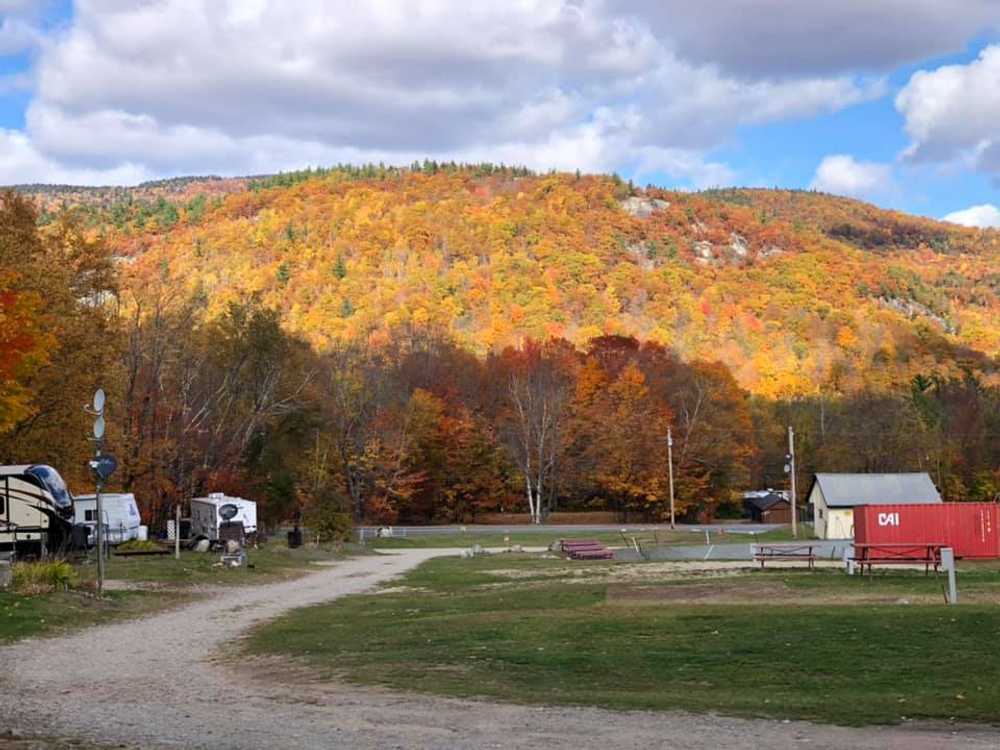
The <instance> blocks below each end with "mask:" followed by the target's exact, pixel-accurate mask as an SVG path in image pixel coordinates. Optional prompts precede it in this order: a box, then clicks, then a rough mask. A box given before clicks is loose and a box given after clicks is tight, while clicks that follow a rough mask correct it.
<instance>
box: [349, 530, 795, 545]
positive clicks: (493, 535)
mask: <svg viewBox="0 0 1000 750" xmlns="http://www.w3.org/2000/svg"><path fill="white" fill-rule="evenodd" d="M516 528H517V527H511V529H510V531H505V530H503V529H498V530H497V531H492V530H489V531H486V530H482V529H475V530H467V531H460V532H455V533H452V534H444V533H442V534H418V535H413V536H396V537H389V538H382V539H379V538H375V539H369V540H367V541H366V542H365V543H366V544H367V545H368V546H369V547H372V548H375V549H413V548H418V547H419V548H427V547H471V546H472V545H474V544H479V545H481V546H483V547H508V546H512V545H515V544H516V545H520V546H522V547H548V546H549V545H550V544H552V542H554V541H556V540H558V539H571V538H572V539H596V540H598V541H600V542H603V543H604V544H606V545H608V546H611V547H625V546H631V543H632V542H631V539H632V537H635V538H637V539H638V540H639V543H640V544H642V545H657V544H704V543H705V532H703V531H691V530H686V529H677V530H675V531H671V530H669V529H657V530H656V531H652V530H650V529H649V527H643V526H628V527H626V526H623V527H622V528H623V529H626V531H625V532H620V531H595V532H588V531H572V532H566V531H548V530H544V529H543V530H539V531H517V530H516ZM811 534H812V527H806V528H804V529H803V530H802V531H801V532H800V534H799V537H800V538H801V539H802V540H803V541H804V540H805V539H806V538H807V537H808V536H810V535H811ZM709 538H710V540H711V543H712V544H749V543H751V542H754V541H761V542H779V541H789V542H790V541H792V532H791V529H790V528H784V527H783V528H779V529H774V530H773V531H767V532H763V533H760V534H747V533H733V532H725V531H723V530H722V529H713V530H711V531H710V532H709Z"/></svg>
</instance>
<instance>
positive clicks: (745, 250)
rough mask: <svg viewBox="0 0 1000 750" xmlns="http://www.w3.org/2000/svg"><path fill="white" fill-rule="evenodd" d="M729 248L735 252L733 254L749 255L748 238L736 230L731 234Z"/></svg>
mask: <svg viewBox="0 0 1000 750" xmlns="http://www.w3.org/2000/svg"><path fill="white" fill-rule="evenodd" d="M729 249H730V250H731V251H732V252H733V255H735V256H737V257H739V258H745V257H747V255H748V254H749V252H750V248H749V247H748V246H747V241H746V238H745V237H744V236H743V235H741V234H737V233H736V232H733V233H732V234H730V235H729Z"/></svg>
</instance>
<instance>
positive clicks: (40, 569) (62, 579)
mask: <svg viewBox="0 0 1000 750" xmlns="http://www.w3.org/2000/svg"><path fill="white" fill-rule="evenodd" d="M79 583H80V576H79V574H78V573H77V572H76V570H74V568H73V566H72V565H70V564H69V563H68V562H66V561H65V560H44V561H36V562H19V563H15V564H14V565H13V567H12V568H11V584H12V587H13V589H14V591H16V592H18V593H19V594H27V595H29V596H30V595H34V594H47V593H50V592H52V591H66V590H67V589H70V588H73V587H74V586H76V585H78V584H79Z"/></svg>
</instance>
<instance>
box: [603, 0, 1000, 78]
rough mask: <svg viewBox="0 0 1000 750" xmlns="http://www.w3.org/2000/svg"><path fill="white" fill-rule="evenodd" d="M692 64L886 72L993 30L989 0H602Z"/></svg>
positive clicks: (755, 72)
mask: <svg viewBox="0 0 1000 750" xmlns="http://www.w3.org/2000/svg"><path fill="white" fill-rule="evenodd" d="M607 5H608V6H610V7H612V8H614V9H616V10H617V11H619V12H623V13H631V14H634V15H635V16H636V17H639V18H642V19H644V21H645V22H647V23H649V25H650V27H651V28H652V29H653V31H654V33H656V34H657V35H658V36H659V37H660V38H662V39H664V40H666V41H667V43H668V45H669V46H670V47H671V48H672V49H674V50H676V51H677V53H678V54H679V55H681V56H682V57H684V58H685V59H687V60H690V61H691V62H693V63H696V64H697V63H705V64H716V65H719V66H720V67H722V68H723V69H725V70H728V71H731V72H732V73H734V74H736V75H738V76H740V77H748V76H767V77H799V76H816V75H830V74H839V73H844V72H848V71H858V70H864V71H874V72H887V71H889V70H891V69H893V68H895V67H897V66H899V65H901V64H904V63H912V62H918V61H920V60H926V59H927V58H929V57H936V56H939V55H943V54H947V53H950V52H957V51H960V50H962V49H964V47H965V45H966V44H967V43H968V41H969V39H971V38H973V37H974V36H976V35H977V34H980V33H983V32H987V31H989V30H991V29H992V30H996V29H997V28H998V27H1000V13H998V12H997V3H996V0H948V2H942V0H877V1H876V2H873V0H837V2H821V1H817V0H813V1H810V0H797V1H796V0H726V1H725V2H692V1H691V0H658V2H649V0H608V2H607Z"/></svg>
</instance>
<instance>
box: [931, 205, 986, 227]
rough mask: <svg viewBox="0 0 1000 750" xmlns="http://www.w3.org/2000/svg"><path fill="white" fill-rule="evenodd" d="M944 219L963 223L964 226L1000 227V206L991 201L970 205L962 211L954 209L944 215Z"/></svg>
mask: <svg viewBox="0 0 1000 750" xmlns="http://www.w3.org/2000/svg"><path fill="white" fill-rule="evenodd" d="M944 221H950V222H952V223H953V224H961V225H962V226H963V227H996V228H1000V208H997V207H996V206H994V205H993V204H991V203H984V204H983V205H981V206H970V207H969V208H966V209H964V210H962V211H954V212H953V213H950V214H948V215H947V216H945V217H944Z"/></svg>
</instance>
